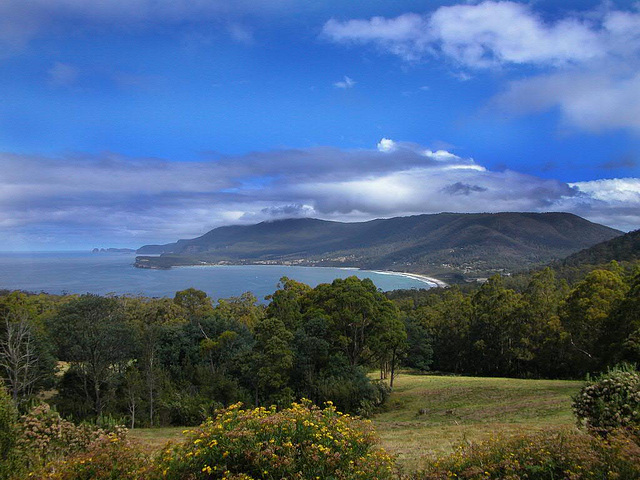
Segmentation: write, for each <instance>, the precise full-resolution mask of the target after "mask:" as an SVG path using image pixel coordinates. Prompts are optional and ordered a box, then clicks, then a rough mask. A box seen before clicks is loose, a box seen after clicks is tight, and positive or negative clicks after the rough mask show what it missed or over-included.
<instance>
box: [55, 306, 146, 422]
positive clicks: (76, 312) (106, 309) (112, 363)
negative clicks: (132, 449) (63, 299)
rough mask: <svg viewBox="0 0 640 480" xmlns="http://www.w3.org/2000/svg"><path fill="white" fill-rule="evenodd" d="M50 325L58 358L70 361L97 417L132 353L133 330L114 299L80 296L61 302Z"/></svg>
mask: <svg viewBox="0 0 640 480" xmlns="http://www.w3.org/2000/svg"><path fill="white" fill-rule="evenodd" d="M49 328H50V331H51V335H52V337H53V339H54V340H55V342H56V345H57V348H58V357H59V358H60V360H64V361H68V362H72V364H73V366H74V367H75V372H74V373H76V374H77V375H78V376H79V379H80V381H81V382H82V385H83V391H84V394H85V398H86V401H87V404H91V405H92V409H93V415H94V416H96V417H98V416H100V415H101V414H102V413H103V409H104V408H105V406H106V405H107V404H108V402H109V397H108V395H109V394H110V393H112V391H113V389H114V387H115V382H116V381H117V376H118V373H120V372H122V370H123V369H122V368H117V367H118V365H119V366H122V365H123V364H124V363H125V362H127V361H128V360H129V359H130V358H131V357H132V356H133V350H134V339H133V335H132V329H131V327H130V325H129V324H128V323H127V322H126V320H125V316H124V311H123V309H122V307H121V304H120V303H119V302H118V301H117V300H116V299H114V298H108V297H100V296H98V295H90V294H87V295H82V296H81V297H79V298H77V299H74V300H72V301H71V302H69V303H68V304H66V305H63V306H62V307H61V308H60V311H59V313H58V315H57V316H56V317H54V318H53V319H52V320H51V321H50V322H49ZM114 367H116V368H114Z"/></svg>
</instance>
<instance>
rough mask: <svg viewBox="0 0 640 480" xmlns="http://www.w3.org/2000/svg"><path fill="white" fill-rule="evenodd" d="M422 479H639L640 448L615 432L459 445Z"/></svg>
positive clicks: (422, 474) (421, 475) (534, 436)
mask: <svg viewBox="0 0 640 480" xmlns="http://www.w3.org/2000/svg"><path fill="white" fill-rule="evenodd" d="M415 478H416V479H420V480H444V479H454V478H455V479H465V480H480V479H482V480H490V479H496V480H497V479H501V480H502V479H503V480H524V479H526V480H560V479H564V480H596V479H599V480H600V479H619V480H632V479H638V478H640V448H639V447H638V445H637V443H635V442H634V441H633V439H631V438H630V437H628V436H626V435H624V434H622V433H616V434H613V435H611V436H610V437H609V438H608V439H606V440H605V439H602V438H600V437H594V436H591V435H587V434H584V433H580V432H575V431H560V432H540V433H537V434H532V435H522V436H517V437H514V438H508V439H506V438H497V439H492V440H490V441H488V442H485V443H479V444H474V445H471V446H464V447H460V448H459V449H458V450H457V451H455V452H454V453H453V454H451V455H448V456H446V457H444V458H441V459H438V460H437V461H434V462H431V463H430V464H429V465H428V466H427V468H426V469H425V470H423V471H422V472H420V473H418V474H416V475H415Z"/></svg>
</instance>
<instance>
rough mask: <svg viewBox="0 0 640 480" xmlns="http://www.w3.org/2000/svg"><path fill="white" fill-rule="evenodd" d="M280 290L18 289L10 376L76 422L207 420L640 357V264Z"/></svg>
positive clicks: (2, 339) (7, 340)
mask: <svg viewBox="0 0 640 480" xmlns="http://www.w3.org/2000/svg"><path fill="white" fill-rule="evenodd" d="M267 302H268V303H266V304H260V303H258V301H257V299H256V298H255V297H253V296H252V295H251V294H249V293H245V294H243V295H242V296H240V297H234V298H229V299H223V300H219V301H218V302H216V303H215V304H214V303H213V302H212V301H211V299H210V298H209V297H207V295H206V294H205V293H204V292H202V291H198V290H195V289H188V290H184V291H180V292H177V293H176V295H175V297H174V298H173V299H169V298H145V297H131V296H119V297H116V296H97V295H90V294H86V295H79V296H78V295H67V296H54V295H46V294H27V293H23V292H4V294H3V295H1V296H0V318H1V319H2V328H1V330H0V373H1V374H2V377H3V378H4V382H5V385H6V387H7V389H8V392H9V394H10V395H11V396H12V398H13V400H14V402H15V403H16V404H17V405H19V406H20V407H21V408H22V409H24V410H26V409H28V408H29V406H31V405H32V404H33V401H34V399H35V398H36V397H40V398H42V397H44V398H46V399H47V401H48V402H49V403H51V404H52V405H55V407H56V409H57V410H58V411H59V412H60V413H61V414H62V415H63V416H65V417H67V418H70V419H73V420H86V419H90V420H97V421H98V422H105V421H107V420H109V419H111V421H117V422H122V423H124V424H126V425H127V426H129V427H136V426H158V425H195V424H198V423H200V422H201V421H202V420H203V419H205V418H206V417H207V416H208V415H210V414H211V413H212V412H213V411H214V410H216V409H217V408H220V407H223V406H227V405H230V404H233V403H235V402H238V401H241V402H243V403H244V404H246V405H254V406H262V405H266V406H268V405H278V406H280V407H286V406H288V405H290V404H291V402H293V401H295V400H296V399H300V398H308V399H310V400H312V401H313V402H315V403H318V404H321V403H322V402H324V401H327V400H331V401H333V402H335V404H336V405H337V406H338V408H340V409H341V410H343V411H346V412H353V413H357V414H361V415H369V414H371V413H373V412H374V411H375V409H376V408H378V407H379V406H381V405H382V404H383V403H384V400H385V398H386V396H387V395H388V393H389V388H390V387H392V386H393V377H394V373H395V371H396V369H397V368H398V367H399V366H402V367H404V368H411V369H414V370H416V371H423V372H426V371H429V370H436V371H441V372H450V373H458V374H472V375H485V376H514V377H537V378H542V377H544V378H582V377H583V376H584V375H585V374H586V373H588V372H597V371H601V370H603V369H604V368H606V367H607V366H609V365H613V364H616V363H618V362H620V361H630V362H638V361H639V360H640V266H639V264H638V263H637V262H635V263H634V262H627V263H626V264H625V267H622V266H620V265H619V264H617V263H615V262H613V263H609V264H606V265H601V266H600V267H599V268H595V269H593V270H591V271H590V272H588V273H586V274H585V275H583V276H582V277H581V279H580V280H577V281H575V282H573V283H571V284H570V283H569V282H567V281H566V280H565V279H558V278H557V276H556V273H555V272H554V270H552V269H550V268H547V269H544V270H540V271H536V272H532V273H530V274H528V275H526V276H521V277H519V278H517V279H508V278H507V279H505V278H503V277H500V276H497V275H496V276H494V277H492V278H490V279H489V280H488V281H487V282H486V283H484V284H482V285H477V286H474V287H467V288H465V289H460V288H458V287H452V288H445V289H440V288H439V289H431V290H409V291H396V292H390V293H388V294H386V295H385V294H383V293H382V292H380V291H378V290H377V289H376V287H375V285H374V284H373V283H372V282H371V281H370V280H360V279H358V278H356V277H350V278H347V279H344V280H341V279H337V280H335V281H334V282H333V283H331V284H322V285H319V286H317V287H315V288H311V287H309V286H307V285H304V284H301V283H299V282H296V281H294V280H291V279H288V278H283V279H282V280H281V283H280V284H279V286H278V289H277V290H276V291H275V292H274V293H273V294H272V295H271V296H269V297H267ZM371 371H379V377H380V380H377V381H372V380H371V378H372V376H371V375H368V373H370V372H371ZM375 376H376V377H378V375H375Z"/></svg>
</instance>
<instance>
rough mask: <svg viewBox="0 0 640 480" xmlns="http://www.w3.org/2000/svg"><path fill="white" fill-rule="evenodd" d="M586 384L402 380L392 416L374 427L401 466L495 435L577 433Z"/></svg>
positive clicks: (386, 414) (428, 378)
mask: <svg viewBox="0 0 640 480" xmlns="http://www.w3.org/2000/svg"><path fill="white" fill-rule="evenodd" d="M581 385H582V382H576V381H562V380H519V379H510V378H477V377H454V376H446V377H445V376H435V375H422V376H419V375H408V374H401V375H400V376H398V377H397V379H396V384H395V386H394V391H393V393H392V395H391V397H390V399H389V402H388V404H387V408H386V410H387V411H386V412H384V413H381V414H379V415H377V416H376V417H375V418H374V419H373V421H374V423H375V425H376V427H377V430H378V434H379V435H380V437H381V439H382V444H383V446H384V447H385V448H386V449H387V450H389V451H390V452H391V453H395V454H396V455H397V456H398V460H399V461H400V463H401V464H403V465H405V466H407V467H409V468H415V467H416V466H418V465H419V463H420V458H421V457H433V456H437V455H439V454H443V453H448V452H450V451H451V450H452V449H453V448H455V447H456V446H457V445H459V444H461V443H464V442H475V441H481V440H484V439H487V438H490V437H491V436H494V435H510V434H515V433H525V432H536V431H539V430H542V429H550V428H551V429H552V428H562V427H571V426H573V425H574V424H575V420H574V418H573V415H572V412H571V397H572V396H573V395H575V394H576V393H577V392H578V390H579V389H580V387H581Z"/></svg>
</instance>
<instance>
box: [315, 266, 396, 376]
mask: <svg viewBox="0 0 640 480" xmlns="http://www.w3.org/2000/svg"><path fill="white" fill-rule="evenodd" d="M309 301H310V304H311V306H312V307H313V308H315V309H317V310H318V311H320V312H322V314H324V315H326V317H327V319H328V321H329V330H330V332H331V338H332V343H333V345H334V347H335V348H337V349H339V350H340V351H342V352H343V353H344V355H345V357H346V358H347V359H348V360H349V363H350V364H351V365H352V366H355V365H364V364H366V363H369V362H370V361H371V360H372V359H373V358H374V357H375V355H376V354H378V355H379V354H380V348H379V346H378V347H376V349H375V350H374V349H373V348H372V347H373V341H374V339H376V337H378V338H377V340H376V341H377V342H378V344H379V345H380V344H381V343H384V341H383V340H382V337H383V336H384V335H385V334H386V330H385V329H386V328H388V327H389V326H390V325H394V326H398V328H400V327H399V325H397V322H396V320H397V318H398V310H397V309H396V307H395V305H394V304H393V303H392V302H391V301H390V300H389V299H387V298H386V297H385V296H384V295H383V294H382V293H381V292H379V291H378V290H377V289H376V286H375V285H374V284H373V282H372V281H371V280H370V279H368V278H365V279H364V280H360V279H359V278H358V277H355V276H354V277H348V278H345V279H336V280H334V281H333V282H332V283H331V284H321V285H318V286H317V287H316V288H315V289H314V290H313V292H311V293H310V295H309ZM400 325H401V324H400Z"/></svg>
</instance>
